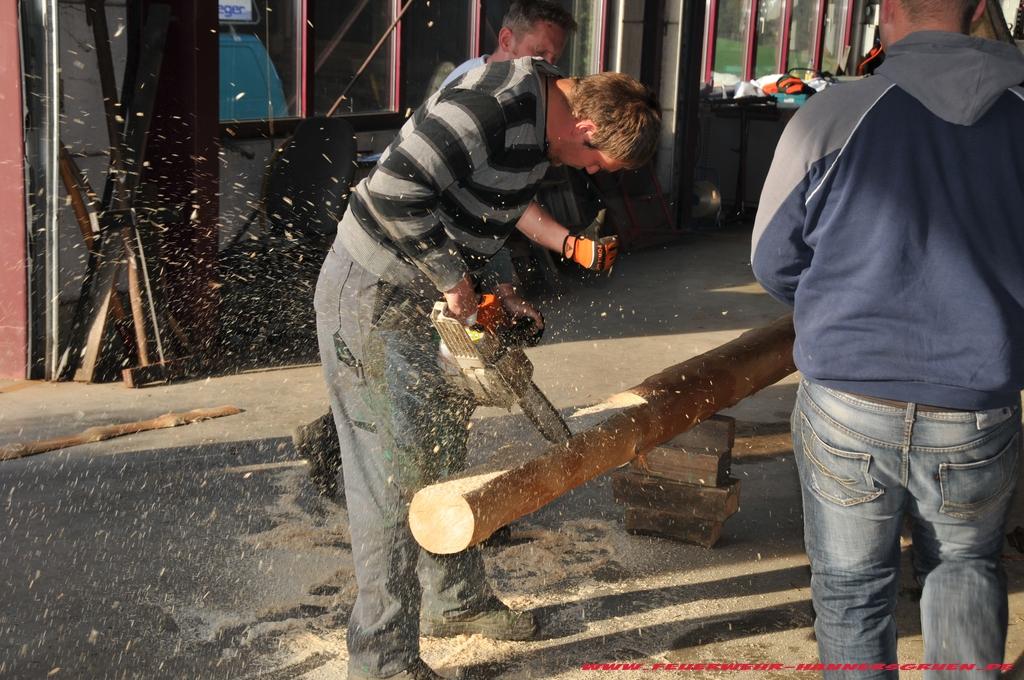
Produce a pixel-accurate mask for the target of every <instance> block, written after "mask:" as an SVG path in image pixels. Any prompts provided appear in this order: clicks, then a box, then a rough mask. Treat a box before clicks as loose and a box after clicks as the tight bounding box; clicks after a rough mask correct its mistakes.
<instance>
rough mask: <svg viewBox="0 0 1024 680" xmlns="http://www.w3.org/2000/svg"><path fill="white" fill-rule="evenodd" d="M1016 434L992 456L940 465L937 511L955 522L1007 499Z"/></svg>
mask: <svg viewBox="0 0 1024 680" xmlns="http://www.w3.org/2000/svg"><path fill="white" fill-rule="evenodd" d="M1019 458H1020V431H1019V430H1018V431H1017V432H1015V433H1014V435H1013V437H1012V438H1011V439H1010V441H1009V443H1007V444H1006V445H1005V446H1003V447H1002V448H1001V449H999V452H998V453H996V454H995V455H994V456H991V457H988V458H984V459H982V460H976V461H970V462H964V463H940V464H939V486H940V487H941V490H942V506H941V507H940V508H939V512H941V513H943V514H946V515H949V516H950V517H955V518H957V519H974V518H976V517H978V516H980V515H982V514H984V513H986V512H988V511H990V510H994V509H996V508H997V507H999V505H1000V501H1006V500H1008V499H1009V497H1010V494H1011V492H1012V491H1013V488H1014V486H1015V485H1016V482H1017V461H1018V459H1019Z"/></svg>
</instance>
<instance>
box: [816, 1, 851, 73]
mask: <svg viewBox="0 0 1024 680" xmlns="http://www.w3.org/2000/svg"><path fill="white" fill-rule="evenodd" d="M849 9H850V0H829V3H828V8H827V9H826V11H825V31H824V34H825V37H824V41H823V43H822V50H821V70H822V71H828V72H829V73H832V74H836V73H838V71H839V69H840V67H845V65H846V60H845V48H846V45H845V44H844V43H843V38H844V37H845V36H844V33H845V32H846V15H847V13H848V12H849Z"/></svg>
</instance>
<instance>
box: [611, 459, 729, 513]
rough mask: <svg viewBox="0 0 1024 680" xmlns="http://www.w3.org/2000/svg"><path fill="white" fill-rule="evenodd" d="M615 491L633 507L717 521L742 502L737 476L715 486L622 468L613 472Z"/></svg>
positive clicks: (618, 496) (623, 501) (622, 500)
mask: <svg viewBox="0 0 1024 680" xmlns="http://www.w3.org/2000/svg"><path fill="white" fill-rule="evenodd" d="M612 493H613V495H614V496H615V500H616V501H617V502H619V503H623V504H625V505H627V506H629V507H632V508H647V509H649V510H660V511H662V512H671V513H674V514H677V515H683V516H688V517H701V518H703V519H710V520H718V521H722V520H725V519H726V518H727V517H729V516H731V515H733V514H735V513H736V511H737V510H739V506H740V480H738V479H730V480H729V484H728V486H724V487H721V488H717V489H715V488H709V487H705V486H697V485H695V484H683V483H681V482H674V481H672V480H669V479H663V478H660V477H650V476H647V475H638V474H636V473H634V472H628V471H620V472H615V473H613V474H612Z"/></svg>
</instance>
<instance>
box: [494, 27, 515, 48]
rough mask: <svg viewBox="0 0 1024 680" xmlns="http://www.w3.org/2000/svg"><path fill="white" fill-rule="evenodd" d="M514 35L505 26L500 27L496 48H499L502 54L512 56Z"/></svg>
mask: <svg viewBox="0 0 1024 680" xmlns="http://www.w3.org/2000/svg"><path fill="white" fill-rule="evenodd" d="M515 42H516V34H515V33H513V32H512V29H511V28H509V27H507V26H502V28H501V30H500V31H498V47H499V48H501V51H502V52H505V53H506V54H512V51H513V49H512V48H513V47H515Z"/></svg>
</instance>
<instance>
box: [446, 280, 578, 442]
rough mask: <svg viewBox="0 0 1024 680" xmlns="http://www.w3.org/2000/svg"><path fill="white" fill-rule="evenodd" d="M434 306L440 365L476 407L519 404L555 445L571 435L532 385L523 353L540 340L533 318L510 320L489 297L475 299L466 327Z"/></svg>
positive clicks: (502, 309) (531, 366)
mask: <svg viewBox="0 0 1024 680" xmlns="http://www.w3.org/2000/svg"><path fill="white" fill-rule="evenodd" d="M447 311H448V307H447V305H445V303H444V302H437V303H435V304H434V309H433V311H431V313H430V320H431V321H432V322H433V323H434V328H436V329H437V332H438V335H440V336H441V358H442V364H443V365H445V366H449V367H451V370H448V371H447V374H448V377H449V379H451V380H452V382H454V383H455V384H457V385H459V386H460V387H462V388H463V389H465V390H467V391H468V392H470V393H471V394H472V395H473V396H474V397H475V399H476V401H477V403H478V404H479V405H480V406H499V407H501V408H504V409H511V408H512V405H513V404H519V408H521V409H522V410H523V413H524V414H526V417H527V418H529V419H530V422H532V423H533V424H534V425H535V426H536V428H537V430H538V431H539V432H540V433H541V435H542V436H543V437H544V438H545V439H547V440H548V441H549V442H551V443H553V444H561V443H563V442H565V441H567V440H568V439H569V437H570V436H571V435H572V433H571V432H570V431H569V427H568V426H567V425H566V424H565V421H564V420H562V416H561V415H560V414H559V413H558V410H557V409H555V407H554V405H552V403H551V402H550V401H548V398H547V397H545V396H544V393H543V392H541V391H540V389H539V388H538V387H537V386H536V385H535V384H534V383H533V364H532V363H530V360H529V359H528V358H527V356H526V352H524V351H523V348H524V347H532V346H533V345H536V344H537V342H539V341H540V335H541V331H539V330H538V329H537V328H536V326H534V323H533V320H532V319H529V318H521V319H518V320H517V321H512V320H511V319H510V318H509V317H508V315H507V314H506V313H505V309H504V308H503V307H502V305H501V300H499V299H498V298H497V297H496V296H494V295H484V296H482V297H481V301H480V306H479V310H478V311H477V316H476V320H475V323H471V324H470V325H466V324H464V323H463V322H461V321H459V320H458V319H456V318H454V317H451V316H449V315H448V314H447Z"/></svg>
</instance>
